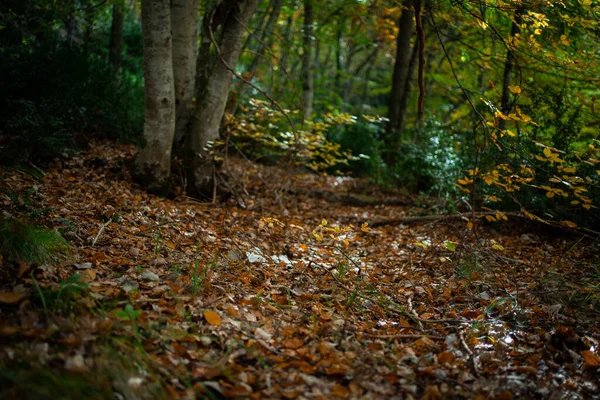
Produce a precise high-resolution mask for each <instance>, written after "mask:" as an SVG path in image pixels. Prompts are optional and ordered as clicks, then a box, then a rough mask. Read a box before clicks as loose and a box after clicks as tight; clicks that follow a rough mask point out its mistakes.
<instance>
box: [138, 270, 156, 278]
mask: <svg viewBox="0 0 600 400" xmlns="http://www.w3.org/2000/svg"><path fill="white" fill-rule="evenodd" d="M140 278H141V279H143V280H145V281H158V280H160V277H159V276H158V275H156V274H155V273H154V272H152V271H148V270H145V271H144V272H142V273H141V275H140Z"/></svg>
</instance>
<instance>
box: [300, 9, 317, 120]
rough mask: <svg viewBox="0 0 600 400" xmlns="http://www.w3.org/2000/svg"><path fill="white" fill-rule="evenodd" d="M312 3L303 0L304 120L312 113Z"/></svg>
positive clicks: (302, 73)
mask: <svg viewBox="0 0 600 400" xmlns="http://www.w3.org/2000/svg"><path fill="white" fill-rule="evenodd" d="M313 25H314V15H313V3H312V0H304V35H303V49H304V53H303V55H302V72H301V75H302V112H303V115H304V119H305V120H307V119H310V116H311V114H312V112H313V97H314V87H313V51H312V48H313V43H312V42H313V29H314V28H313Z"/></svg>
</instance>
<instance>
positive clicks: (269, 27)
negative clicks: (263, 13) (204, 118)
mask: <svg viewBox="0 0 600 400" xmlns="http://www.w3.org/2000/svg"><path fill="white" fill-rule="evenodd" d="M282 4H283V0H273V1H272V5H271V13H270V14H269V19H268V20H267V22H266V24H265V27H264V30H263V31H262V34H261V36H260V41H259V44H258V48H257V49H256V54H255V55H254V58H253V59H252V62H251V63H250V65H249V66H248V69H247V70H246V74H245V75H246V76H247V77H248V80H252V78H253V77H254V75H255V74H256V71H257V70H258V67H259V65H260V62H261V61H262V60H263V58H264V55H265V51H266V50H267V48H269V47H270V46H271V42H272V40H271V38H272V37H273V25H274V24H275V22H277V19H278V18H279V12H280V11H281V5H282ZM247 90H248V85H246V83H245V82H243V81H241V82H239V84H238V85H237V92H238V93H237V96H236V97H235V98H234V99H231V101H230V102H229V106H228V107H227V111H228V112H229V113H231V114H235V112H236V110H237V107H238V104H239V101H240V100H241V99H242V98H244V97H245V95H246V91H247Z"/></svg>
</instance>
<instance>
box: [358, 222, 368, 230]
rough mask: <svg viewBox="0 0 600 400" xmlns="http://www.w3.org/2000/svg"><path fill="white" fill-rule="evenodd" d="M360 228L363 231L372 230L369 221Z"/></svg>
mask: <svg viewBox="0 0 600 400" xmlns="http://www.w3.org/2000/svg"><path fill="white" fill-rule="evenodd" d="M360 230H361V231H363V232H369V231H370V229H369V223H368V222H365V223H364V224H362V225H361V226H360Z"/></svg>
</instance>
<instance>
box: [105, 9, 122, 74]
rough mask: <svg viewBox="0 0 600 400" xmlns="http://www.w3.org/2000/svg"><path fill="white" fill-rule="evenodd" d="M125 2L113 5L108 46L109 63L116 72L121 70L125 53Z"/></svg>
mask: <svg viewBox="0 0 600 400" xmlns="http://www.w3.org/2000/svg"><path fill="white" fill-rule="evenodd" d="M124 8H125V0H119V1H117V2H116V3H115V4H114V5H113V10H112V23H111V25H110V44H109V46H108V62H109V63H110V65H111V66H112V67H113V69H114V70H115V71H119V69H120V68H121V53H122V51H123V20H124V11H125V10H124Z"/></svg>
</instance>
